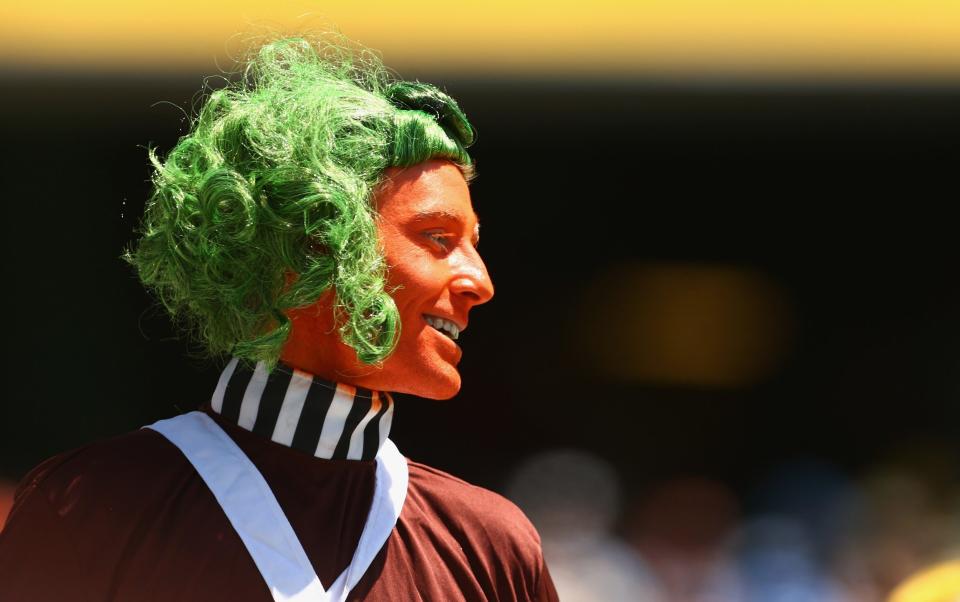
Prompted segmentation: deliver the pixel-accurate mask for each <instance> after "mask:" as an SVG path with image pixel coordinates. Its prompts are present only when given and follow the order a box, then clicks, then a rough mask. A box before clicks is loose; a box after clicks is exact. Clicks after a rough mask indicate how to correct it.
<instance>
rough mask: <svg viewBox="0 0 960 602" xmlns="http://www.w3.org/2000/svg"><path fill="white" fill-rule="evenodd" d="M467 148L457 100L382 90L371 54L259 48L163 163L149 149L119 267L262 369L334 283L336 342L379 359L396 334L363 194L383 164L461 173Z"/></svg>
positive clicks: (185, 323) (214, 344)
mask: <svg viewBox="0 0 960 602" xmlns="http://www.w3.org/2000/svg"><path fill="white" fill-rule="evenodd" d="M473 138H474V134H473V128H472V127H471V126H470V123H469V122H468V121H467V118H466V116H465V115H464V114H463V112H462V111H461V110H460V108H459V106H457V103H456V102H455V101H454V100H453V99H452V98H450V97H449V96H448V95H446V94H445V93H443V92H441V91H440V90H438V89H437V88H435V87H434V86H431V85H429V84H424V83H420V82H406V81H398V80H395V79H393V78H392V77H391V76H390V74H389V73H388V72H387V70H386V69H385V68H384V67H383V65H382V64H381V62H380V61H379V59H378V58H377V57H376V56H374V55H373V54H372V53H370V52H369V51H365V50H353V49H350V48H349V47H347V46H346V45H344V44H334V43H328V42H317V41H311V40H308V39H304V38H291V39H282V40H278V41H274V42H271V43H268V44H266V45H264V46H262V47H260V48H259V50H258V51H256V52H255V53H253V54H252V55H251V58H250V59H249V60H248V61H247V62H246V67H245V69H244V70H243V77H242V78H240V79H239V80H238V81H237V82H234V83H228V84H227V85H226V87H224V88H222V89H219V90H216V91H213V92H212V93H210V94H209V95H208V96H207V97H206V100H205V102H203V103H202V105H201V107H200V109H199V112H198V114H197V116H196V117H195V118H194V120H193V122H192V126H191V128H190V131H189V133H188V134H187V135H185V136H184V137H182V138H181V139H180V140H179V141H178V142H177V144H176V146H174V148H173V149H172V150H171V151H170V152H169V153H168V154H167V156H166V157H165V158H164V159H163V160H161V159H160V158H159V157H158V156H157V154H156V152H154V151H153V150H151V151H150V152H149V158H150V162H151V164H152V165H153V169H154V173H153V177H152V183H153V190H152V193H151V195H150V197H149V200H148V202H147V205H146V209H145V212H144V217H143V221H142V223H141V227H140V231H139V234H140V239H139V240H138V241H137V242H136V243H134V246H133V247H132V248H130V249H129V250H128V251H127V252H126V253H125V255H124V258H125V259H126V260H127V261H128V262H129V263H130V264H131V265H133V266H134V268H135V269H136V271H137V274H138V276H139V278H140V280H141V281H142V282H143V284H144V285H145V286H146V287H147V288H148V289H150V290H152V291H153V292H154V293H155V295H156V296H157V298H158V299H159V300H160V302H161V303H162V304H163V306H164V307H165V308H166V310H167V311H168V312H169V313H170V315H171V316H172V317H173V318H174V320H175V321H176V322H178V323H179V324H180V325H181V326H182V327H183V328H184V329H185V330H186V331H187V332H188V333H190V334H191V335H193V336H194V337H195V338H196V339H197V340H199V341H200V342H201V344H202V345H203V347H204V348H205V350H206V351H207V352H208V353H209V354H211V355H214V356H217V355H222V354H232V355H234V356H237V357H240V358H243V359H246V360H248V361H265V362H267V363H268V365H270V366H271V367H272V366H273V365H274V364H275V363H276V361H277V359H278V358H279V356H280V352H281V349H282V347H283V344H284V342H285V341H286V339H287V336H288V334H289V332H290V320H289V318H288V317H287V316H286V313H285V312H286V311H287V310H290V309H293V308H298V307H306V306H308V305H311V304H313V303H314V302H316V300H317V299H318V298H319V297H320V295H321V294H323V293H324V292H326V291H327V290H328V289H329V288H330V287H331V286H332V287H333V288H334V290H335V293H336V300H337V306H336V315H337V323H338V324H339V334H340V337H341V339H342V340H343V341H344V342H345V343H346V344H347V345H349V346H351V347H352V348H353V349H354V350H356V352H357V356H358V358H359V359H360V360H361V361H362V362H365V363H368V364H375V363H378V362H381V361H382V360H383V359H385V358H386V357H387V356H388V355H389V354H390V353H391V352H392V351H393V348H394V346H395V344H396V339H397V336H398V334H399V328H400V323H399V315H398V313H397V309H396V306H395V305H394V303H393V300H392V299H391V298H390V296H389V294H388V292H387V291H386V290H385V284H386V269H387V266H386V265H385V261H384V257H383V252H382V249H381V248H380V246H379V243H378V240H377V228H376V213H375V210H374V207H373V205H372V202H371V200H372V199H371V197H372V194H373V193H374V191H375V190H376V188H377V186H378V185H379V183H380V180H381V178H382V176H383V172H384V170H385V169H386V168H388V167H393V166H396V167H406V166H411V165H415V164H417V163H421V162H423V161H426V160H429V159H436V158H440V159H448V160H451V161H453V162H454V163H456V164H458V165H459V166H460V167H461V169H463V170H464V171H465V173H466V174H468V173H470V170H471V169H472V167H471V165H472V161H471V159H470V156H469V155H468V154H467V152H466V148H467V147H468V146H469V145H470V144H471V143H472V142H473ZM291 274H292V275H295V278H290V277H289V275H291Z"/></svg>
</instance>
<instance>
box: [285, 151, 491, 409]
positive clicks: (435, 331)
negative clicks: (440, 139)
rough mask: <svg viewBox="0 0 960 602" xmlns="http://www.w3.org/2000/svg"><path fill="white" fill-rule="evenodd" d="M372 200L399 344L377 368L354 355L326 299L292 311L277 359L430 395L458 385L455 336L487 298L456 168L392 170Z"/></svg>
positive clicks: (429, 165)
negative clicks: (339, 333)
mask: <svg viewBox="0 0 960 602" xmlns="http://www.w3.org/2000/svg"><path fill="white" fill-rule="evenodd" d="M385 175H386V178H385V184H384V185H383V187H382V188H381V189H380V191H379V192H378V194H377V196H376V198H375V204H376V209H377V211H378V212H379V215H380V218H379V221H378V224H377V225H378V232H379V236H380V243H381V245H382V246H383V250H384V254H385V256H386V260H387V265H388V266H389V271H388V284H387V290H388V291H390V294H391V297H393V300H394V302H395V303H396V305H397V309H398V311H399V312H400V338H399V340H398V342H397V348H396V350H395V351H394V352H393V354H391V355H390V357H388V358H387V359H386V360H385V361H384V362H383V366H382V368H375V367H372V366H367V365H364V364H362V363H360V362H359V360H357V357H356V353H355V352H354V351H353V350H352V349H351V348H349V347H348V346H346V345H344V344H343V343H342V342H341V341H340V340H339V337H338V336H337V333H336V329H335V328H334V327H333V320H332V310H331V307H332V305H331V301H332V298H331V296H328V295H325V296H324V297H323V298H321V299H320V300H319V301H318V303H317V305H315V306H313V307H309V308H304V309H301V310H296V311H293V312H291V314H290V317H291V318H292V320H293V329H292V331H291V335H290V339H289V340H288V342H287V344H286V346H285V347H284V352H283V355H282V359H283V360H284V361H285V362H286V363H288V364H290V365H292V366H293V367H295V368H300V369H302V370H306V371H308V372H313V373H314V374H318V375H320V376H323V377H325V378H329V379H330V380H338V381H341V382H346V383H349V384H353V385H357V386H362V387H367V388H370V389H378V390H384V391H393V392H398V393H412V394H414V395H418V396H420V397H427V398H431V399H447V398H450V397H452V396H453V395H455V394H456V393H457V391H459V390H460V373H459V372H458V371H457V364H458V363H459V362H460V356H461V355H462V351H461V349H460V346H459V345H458V344H457V343H456V342H455V340H454V337H456V336H458V331H462V330H464V329H465V328H466V327H467V321H468V314H469V313H470V310H471V309H472V308H473V306H475V305H479V304H481V303H486V302H487V301H489V300H490V298H491V297H492V296H493V283H492V282H491V281H490V276H489V274H487V268H486V266H485V265H484V264H483V260H482V259H481V258H480V255H479V254H478V253H477V249H476V245H477V242H478V230H479V224H478V222H477V216H476V214H475V213H474V212H473V205H472V204H471V202H470V191H469V190H468V188H467V184H466V181H464V178H463V175H462V174H461V172H460V170H459V169H458V168H457V167H456V166H455V165H454V164H452V163H450V162H449V161H439V160H437V161H427V162H425V163H421V164H419V165H415V166H413V167H408V168H403V169H401V168H390V169H388V170H387V172H386V174H385Z"/></svg>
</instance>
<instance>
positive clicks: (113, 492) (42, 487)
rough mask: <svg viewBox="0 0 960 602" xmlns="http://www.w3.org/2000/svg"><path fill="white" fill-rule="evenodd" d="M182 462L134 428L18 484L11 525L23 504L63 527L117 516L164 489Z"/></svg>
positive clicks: (63, 457) (58, 459)
mask: <svg viewBox="0 0 960 602" xmlns="http://www.w3.org/2000/svg"><path fill="white" fill-rule="evenodd" d="M185 463H186V458H184V457H183V456H182V454H180V453H179V452H178V450H177V449H176V448H175V447H173V446H172V445H170V444H169V443H167V442H166V441H165V440H164V439H163V438H162V437H161V436H160V435H159V434H157V433H155V432H153V431H150V430H147V429H139V430H137V431H133V432H130V433H127V434H124V435H120V436H117V437H113V438H110V439H105V440H102V441H97V442H94V443H91V444H88V445H86V446H84V447H81V448H78V449H75V450H71V451H68V452H64V453H62V454H59V455H57V456H54V457H52V458H50V459H48V460H46V461H45V462H43V463H42V464H40V465H39V466H37V467H36V468H34V469H33V470H32V471H31V472H30V473H28V474H27V476H26V477H25V478H24V479H23V480H22V481H21V482H20V485H19V486H18V488H17V492H16V494H15V497H14V506H13V509H12V511H11V514H10V521H11V522H12V521H15V520H16V519H17V513H18V510H19V509H20V508H22V507H23V506H25V505H27V504H45V505H48V506H50V508H51V510H52V511H53V513H54V514H55V515H56V516H58V517H59V518H61V519H64V520H63V522H64V523H67V524H69V523H70V522H73V520H70V519H73V518H76V519H80V520H82V519H86V518H89V516H88V515H89V514H90V513H93V512H97V513H108V514H110V513H114V512H122V511H123V510H124V509H126V508H128V507H129V506H128V505H127V502H129V503H133V502H135V501H136V500H137V499H138V498H143V497H144V496H146V495H149V494H150V492H151V491H153V490H156V489H158V488H163V487H167V486H169V484H170V483H169V481H170V479H171V478H174V477H175V476H176V475H178V474H179V473H181V469H182V465H183V464H185Z"/></svg>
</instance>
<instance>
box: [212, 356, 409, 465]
mask: <svg viewBox="0 0 960 602" xmlns="http://www.w3.org/2000/svg"><path fill="white" fill-rule="evenodd" d="M210 407H211V409H212V410H213V412H215V413H217V414H220V415H221V416H222V417H223V418H224V419H226V420H229V421H231V422H235V423H236V424H237V425H238V426H240V427H241V428H244V429H247V430H249V431H252V432H253V433H255V434H258V435H261V436H263V437H266V438H268V439H270V440H271V441H273V442H275V443H278V444H281V445H286V446H288V447H292V448H294V449H298V450H300V451H303V452H305V453H309V454H311V455H314V456H316V457H318V458H323V459H328V460H372V459H373V458H374V457H375V456H376V454H377V452H378V451H379V449H380V446H381V445H383V442H384V441H385V440H386V438H387V435H388V434H389V432H390V425H391V422H392V420H393V399H392V398H391V397H390V395H389V394H387V393H382V392H379V391H373V390H370V389H365V388H362V387H356V386H354V385H350V384H345V383H336V382H332V381H330V380H326V379H323V378H320V377H319V376H316V375H313V374H310V373H309V372H305V371H302V370H298V369H295V368H290V367H289V366H285V365H283V364H279V365H277V367H276V368H274V369H273V371H272V372H270V373H268V372H267V369H266V367H265V366H264V364H263V363H262V362H261V363H258V364H257V365H256V366H255V367H250V366H248V365H246V364H244V363H243V362H240V361H238V360H237V359H236V358H234V359H232V360H230V363H228V364H227V366H226V368H224V370H223V373H222V374H221V375H220V381H219V382H218V384H217V388H216V390H215V391H214V394H213V399H212V400H211V403H210Z"/></svg>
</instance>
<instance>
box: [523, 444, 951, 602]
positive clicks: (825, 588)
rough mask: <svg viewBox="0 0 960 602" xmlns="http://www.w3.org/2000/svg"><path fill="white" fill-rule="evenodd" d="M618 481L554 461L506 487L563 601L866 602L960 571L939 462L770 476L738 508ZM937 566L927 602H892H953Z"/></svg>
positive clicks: (711, 494) (705, 482)
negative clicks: (534, 532) (926, 574)
mask: <svg viewBox="0 0 960 602" xmlns="http://www.w3.org/2000/svg"><path fill="white" fill-rule="evenodd" d="M625 476H628V475H619V474H618V473H617V471H616V470H615V469H614V467H613V466H612V465H611V464H610V463H608V462H605V461H604V460H603V459H601V458H599V457H597V456H595V455H593V454H591V453H588V452H584V451H576V450H556V451H551V452H547V453H542V454H539V455H537V456H535V457H532V458H529V459H527V460H526V461H525V462H523V463H522V464H521V465H520V466H519V467H517V469H516V470H515V471H514V473H513V475H512V477H511V478H510V480H509V483H508V485H507V495H508V496H509V497H511V498H512V499H513V500H514V501H515V502H516V503H517V504H519V505H520V506H521V507H522V508H523V509H524V510H525V511H526V512H527V514H528V516H529V517H530V518H531V520H532V521H533V522H534V523H535V524H536V526H537V528H538V529H539V531H540V533H541V536H542V537H543V544H544V553H545V555H546V556H547V561H548V563H549V566H550V570H551V572H552V573H553V576H554V579H555V581H556V584H557V589H558V591H559V593H560V597H561V599H562V600H565V601H566V602H578V601H597V600H624V601H627V600H642V601H645V602H741V601H743V602H781V601H782V602H873V601H880V600H888V599H891V598H890V596H891V593H892V592H894V591H895V588H896V586H898V585H899V584H901V583H902V582H904V581H905V580H906V579H907V578H908V577H910V576H912V575H917V574H919V573H920V572H922V571H923V570H924V569H927V568H929V567H937V566H939V565H940V563H944V562H948V561H950V559H954V558H960V484H958V483H957V482H956V481H955V480H953V479H952V478H951V475H950V473H949V472H947V471H941V470H940V465H939V463H938V461H937V458H936V456H935V455H934V456H933V457H927V458H921V459H911V460H910V461H906V462H890V463H888V464H884V465H878V466H875V467H873V468H871V469H869V470H867V471H865V472H864V474H861V475H858V476H850V475H846V474H844V473H843V472H841V471H840V470H838V469H836V468H835V467H832V466H830V465H829V464H825V463H822V462H815V461H798V462H793V463H790V464H785V465H781V466H772V467H771V468H770V471H769V474H768V475H766V476H764V477H761V478H759V479H758V483H757V484H756V485H755V486H754V487H752V490H751V492H750V493H749V494H747V495H739V496H738V495H736V494H735V493H734V491H732V490H731V488H730V487H728V486H727V485H725V484H724V483H722V482H720V481H718V480H713V479H709V478H705V477H700V476H689V477H682V478H672V479H670V480H667V481H665V482H661V483H656V484H653V485H652V486H650V487H647V488H645V489H644V490H642V491H640V492H636V493H633V494H629V495H627V494H625V492H624V489H623V487H622V483H623V482H624V481H625V478H624V477H625ZM629 476H637V477H641V476H642V475H629ZM943 566H945V567H947V568H941V569H940V570H939V572H938V573H937V575H938V576H939V577H938V578H939V581H938V582H937V583H938V584H940V585H939V586H938V587H939V589H937V591H936V592H934V593H930V591H929V590H930V587H927V589H926V590H925V591H927V594H926V595H921V596H918V595H916V592H918V591H919V588H917V587H913V588H911V590H910V592H909V595H907V596H900V597H897V598H896V602H956V601H957V600H960V581H958V580H957V576H958V575H960V571H957V572H951V571H950V570H949V569H950V567H955V565H952V564H949V563H948V564H946V565H943ZM947 581H949V582H950V583H947ZM931 583H932V581H931V579H926V580H925V585H927V586H929V585H930V584H931ZM951 588H952V589H951ZM901 593H902V592H901Z"/></svg>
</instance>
